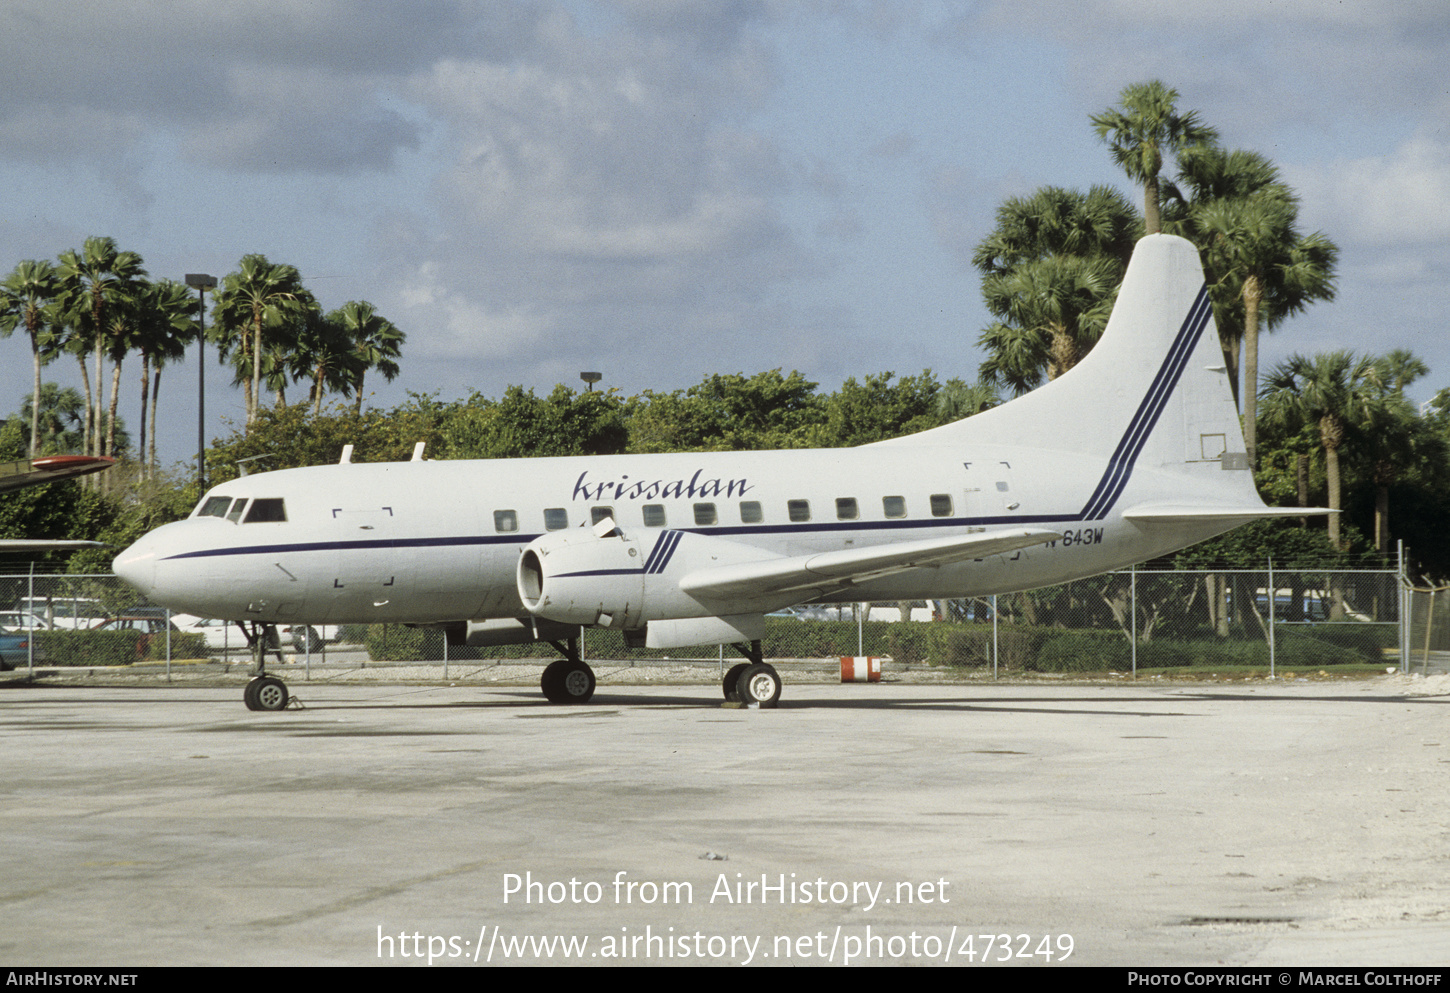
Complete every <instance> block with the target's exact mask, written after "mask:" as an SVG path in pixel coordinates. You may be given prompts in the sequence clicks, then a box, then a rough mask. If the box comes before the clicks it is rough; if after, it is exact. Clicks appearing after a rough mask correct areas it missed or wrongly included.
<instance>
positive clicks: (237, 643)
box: [171, 614, 247, 651]
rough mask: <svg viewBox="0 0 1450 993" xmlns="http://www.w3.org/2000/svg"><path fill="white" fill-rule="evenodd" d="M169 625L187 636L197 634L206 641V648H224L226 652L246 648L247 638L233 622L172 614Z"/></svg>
mask: <svg viewBox="0 0 1450 993" xmlns="http://www.w3.org/2000/svg"><path fill="white" fill-rule="evenodd" d="M171 623H172V624H175V625H176V627H177V628H178V629H179V630H181V631H184V632H186V633H187V634H199V635H201V636H202V637H203V638H205V639H206V645H207V647H208V648H224V649H227V650H228V651H231V650H234V649H238V650H239V649H243V648H246V647H247V636H246V635H244V634H242V630H241V628H239V627H237V625H236V624H235V622H233V621H224V620H221V619H219V618H216V617H197V616H196V615H194V614H172V615H171Z"/></svg>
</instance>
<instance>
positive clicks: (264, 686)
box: [242, 676, 289, 710]
mask: <svg viewBox="0 0 1450 993" xmlns="http://www.w3.org/2000/svg"><path fill="white" fill-rule="evenodd" d="M288 699H289V697H288V693H287V684H286V683H284V682H282V680H280V679H278V678H277V677H276V676H258V677H257V678H256V679H253V680H252V681H251V682H249V683H248V684H247V688H246V689H245V690H243V691H242V700H243V701H244V702H245V703H246V705H247V709H248V710H286V709H287V700H288Z"/></svg>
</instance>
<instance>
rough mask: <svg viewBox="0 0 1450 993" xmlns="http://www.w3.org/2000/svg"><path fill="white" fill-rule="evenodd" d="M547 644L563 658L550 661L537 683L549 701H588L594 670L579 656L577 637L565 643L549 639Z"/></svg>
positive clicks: (591, 691) (592, 689) (592, 690)
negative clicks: (561, 654) (555, 649)
mask: <svg viewBox="0 0 1450 993" xmlns="http://www.w3.org/2000/svg"><path fill="white" fill-rule="evenodd" d="M549 644H551V645H553V646H554V647H555V648H557V649H558V650H559V651H560V652H561V653H563V655H564V658H562V659H558V660H557V661H554V662H550V663H549V664H548V665H547V666H546V667H545V668H544V675H543V678H542V679H540V680H539V685H540V687H541V688H542V689H543V691H544V696H545V697H546V698H547V699H548V701H549V702H550V703H588V702H589V698H590V697H592V696H593V695H594V670H593V669H591V668H589V666H588V664H587V663H586V662H585V661H584V660H583V659H581V658H580V657H579V639H578V638H570V639H569V641H568V643H567V644H562V643H560V642H557V641H551V642H549Z"/></svg>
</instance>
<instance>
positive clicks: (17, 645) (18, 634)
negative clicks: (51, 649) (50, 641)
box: [0, 628, 45, 672]
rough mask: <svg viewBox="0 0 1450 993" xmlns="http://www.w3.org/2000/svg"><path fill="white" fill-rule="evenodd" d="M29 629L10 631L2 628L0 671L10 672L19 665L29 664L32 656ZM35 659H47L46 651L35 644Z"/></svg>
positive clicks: (39, 660) (0, 633) (0, 632)
mask: <svg viewBox="0 0 1450 993" xmlns="http://www.w3.org/2000/svg"><path fill="white" fill-rule="evenodd" d="M30 638H31V635H30V632H29V631H8V630H5V629H3V628H0V672H9V671H10V670H11V669H14V668H16V667H18V666H24V665H29V664H30V660H31V658H32V656H31V647H30ZM34 659H35V661H36V662H37V663H40V662H44V661H45V653H44V652H43V651H41V649H40V646H39V645H38V644H37V645H36V646H35V654H34Z"/></svg>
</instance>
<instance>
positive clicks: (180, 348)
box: [136, 279, 200, 473]
mask: <svg viewBox="0 0 1450 993" xmlns="http://www.w3.org/2000/svg"><path fill="white" fill-rule="evenodd" d="M199 329H200V324H199V322H198V321H197V300H196V297H195V296H194V295H193V294H192V292H191V290H190V289H189V288H188V287H187V286H185V285H183V284H181V283H177V282H173V281H172V280H169V279H163V280H161V281H159V282H156V283H152V284H150V285H149V286H147V288H146V291H145V293H144V294H143V296H142V299H141V307H140V313H139V315H138V318H137V326H136V348H137V350H138V351H139V352H140V353H141V443H140V446H139V447H138V449H137V453H136V454H137V456H138V457H139V458H143V459H144V461H145V465H146V466H147V471H148V473H149V472H154V471H155V469H156V406H157V401H158V398H159V397H160V396H161V370H162V368H164V367H165V365H166V364H167V363H168V362H175V361H178V360H180V359H181V358H182V357H184V356H185V355H186V349H187V347H188V346H190V344H191V343H192V342H193V341H195V340H196V336H197V333H198V331H199ZM148 423H149V425H150V436H149V438H148V436H147V425H148ZM148 441H149V442H150V451H149V452H148V451H147V443H148Z"/></svg>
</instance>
